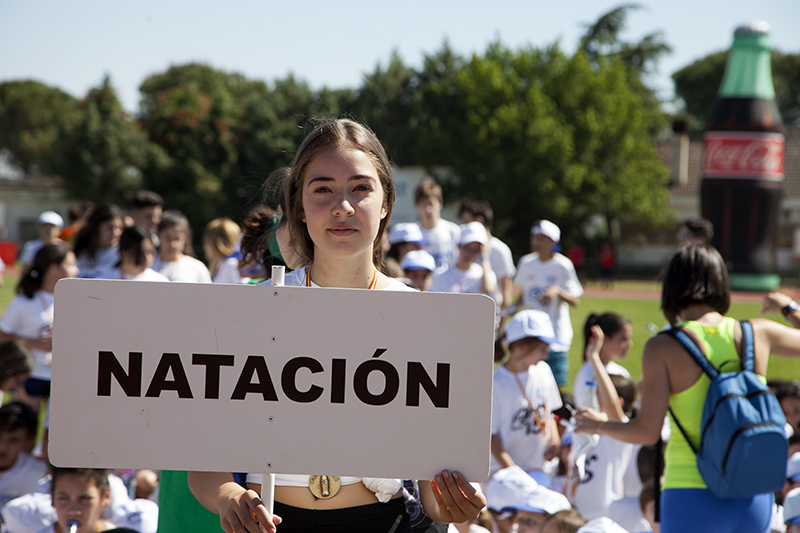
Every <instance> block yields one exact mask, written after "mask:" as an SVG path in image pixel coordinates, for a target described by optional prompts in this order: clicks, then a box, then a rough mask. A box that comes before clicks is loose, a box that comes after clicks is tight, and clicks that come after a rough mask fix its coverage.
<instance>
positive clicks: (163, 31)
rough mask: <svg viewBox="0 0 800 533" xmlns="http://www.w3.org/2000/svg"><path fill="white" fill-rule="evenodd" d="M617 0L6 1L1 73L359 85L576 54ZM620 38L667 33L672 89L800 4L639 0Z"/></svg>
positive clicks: (788, 25)
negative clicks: (493, 45) (197, 72)
mask: <svg viewBox="0 0 800 533" xmlns="http://www.w3.org/2000/svg"><path fill="white" fill-rule="evenodd" d="M620 3H622V2H617V1H608V0H564V1H561V2H551V1H548V2H545V1H542V0H528V1H508V0H495V1H493V2H485V1H484V2H478V1H474V0H461V1H459V2H444V1H436V0H427V1H420V0H407V1H405V2H377V1H375V0H373V1H357V0H339V1H337V2H324V1H321V0H306V1H304V2H270V1H255V0H229V1H226V2H211V1H202V0H201V1H192V2H189V1H186V0H158V1H154V0H137V1H135V2H134V1H123V0H114V1H112V0H104V1H100V0H75V1H74V2H64V1H62V0H2V2H0V50H2V51H3V52H2V59H0V81H7V80H16V79H35V80H38V81H41V82H44V83H47V84H50V85H55V86H57V87H59V88H61V89H62V90H65V91H66V92H68V93H70V94H72V95H74V96H78V97H80V96H83V95H85V94H86V92H87V90H88V89H89V88H90V87H92V86H95V85H97V84H98V83H100V81H101V80H102V78H103V76H104V74H106V73H108V74H110V75H111V79H112V83H113V84H114V86H115V87H116V88H117V90H118V93H119V95H120V98H121V99H122V102H123V105H125V107H126V108H127V109H128V110H129V111H133V110H135V109H136V107H137V105H138V101H139V93H138V87H139V85H140V84H141V82H142V81H143V80H144V79H145V78H146V77H147V76H148V75H150V74H153V73H157V72H162V71H164V70H166V69H167V68H168V67H169V66H170V65H172V64H181V63H186V62H189V61H200V62H204V63H207V64H210V65H212V66H213V67H215V68H219V69H223V70H227V71H235V72H240V73H242V74H244V75H245V76H247V77H249V78H254V79H262V80H265V81H270V80H274V79H276V78H282V77H285V76H286V75H287V74H288V73H290V72H291V73H293V74H294V75H295V76H296V77H297V78H299V79H302V80H305V81H307V82H309V83H310V84H311V85H312V86H313V87H315V88H318V87H321V86H323V85H327V86H329V87H357V86H358V85H359V84H360V83H361V79H362V75H363V74H364V73H367V72H370V71H372V70H374V68H375V66H376V65H377V64H378V63H382V64H385V63H386V62H387V61H388V59H389V57H390V54H391V52H392V50H397V51H398V52H399V53H400V55H401V57H402V58H403V60H404V61H405V62H406V63H407V64H409V65H412V66H418V65H420V64H421V61H422V57H423V55H424V54H426V53H432V52H434V51H436V50H437V49H439V48H440V47H441V45H442V42H443V40H444V39H445V38H446V39H448V40H449V42H450V44H451V46H452V47H453V48H454V49H455V50H456V51H457V52H459V53H462V54H471V53H481V52H483V51H484V50H485V49H486V45H487V43H489V42H492V41H494V40H496V39H498V38H499V39H500V40H501V41H502V42H503V43H504V44H505V45H506V46H510V47H514V48H517V47H520V46H528V45H530V46H544V45H547V44H551V43H553V42H555V41H556V40H557V39H558V40H560V42H561V44H562V46H563V47H564V48H565V49H567V50H570V51H572V50H574V48H575V45H576V43H577V41H578V38H579V36H580V34H581V33H582V31H583V25H584V24H588V23H591V22H593V21H595V20H596V19H597V18H598V17H599V16H600V15H601V14H603V13H605V12H607V11H609V10H610V9H612V8H613V7H616V6H618V5H620ZM641 4H642V6H643V8H642V9H640V10H638V11H635V12H633V13H632V14H631V16H630V18H629V21H628V30H627V32H626V33H625V34H624V37H625V38H626V39H628V40H637V39H638V38H641V37H643V36H644V35H646V34H648V33H651V32H654V31H662V32H663V33H664V37H665V39H666V41H667V42H668V43H669V44H671V45H672V47H673V49H674V52H673V53H672V54H671V55H670V56H668V57H666V58H665V59H664V60H662V62H661V63H660V65H659V75H658V76H657V77H656V78H655V79H654V80H653V83H654V85H655V86H656V87H658V88H659V90H660V91H661V92H662V96H669V95H671V93H672V83H671V80H670V78H669V75H670V74H671V73H672V72H674V71H675V70H677V69H679V68H681V67H683V66H685V65H686V64H688V63H690V62H691V61H694V60H695V59H698V58H700V57H702V56H704V55H706V54H707V53H709V52H714V51H718V50H722V49H725V48H727V47H729V46H730V43H731V39H732V35H733V30H734V29H735V28H736V27H737V26H738V25H739V24H741V23H744V22H747V21H750V20H765V21H767V22H768V23H769V24H770V25H771V26H772V42H773V46H774V47H775V48H777V49H780V50H782V51H784V52H795V53H798V52H800V31H798V29H797V28H798V23H800V1H798V0H760V1H753V0H725V1H720V0H714V1H706V0H644V1H642V2H641Z"/></svg>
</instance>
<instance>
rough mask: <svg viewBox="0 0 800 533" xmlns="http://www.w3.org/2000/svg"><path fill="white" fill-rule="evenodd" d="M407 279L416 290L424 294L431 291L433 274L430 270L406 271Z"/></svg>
mask: <svg viewBox="0 0 800 533" xmlns="http://www.w3.org/2000/svg"><path fill="white" fill-rule="evenodd" d="M406 277H407V278H408V281H410V282H411V285H412V286H413V287H414V288H415V289H417V290H418V291H422V292H425V291H427V290H428V289H430V288H431V283H433V272H431V271H430V270H425V269H419V270H406Z"/></svg>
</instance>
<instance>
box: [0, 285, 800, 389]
mask: <svg viewBox="0 0 800 533" xmlns="http://www.w3.org/2000/svg"><path fill="white" fill-rule="evenodd" d="M16 284H17V279H16V278H15V277H13V276H6V280H5V285H4V286H3V287H2V288H0V315H2V313H3V312H4V311H5V309H6V307H7V306H8V303H9V302H10V301H11V299H12V298H13V297H14V288H15V287H16ZM615 286H616V287H619V288H627V289H645V290H650V289H654V288H657V287H658V284H657V283H655V282H635V281H634V282H617V283H616V285H615ZM607 311H610V312H613V313H618V314H621V315H623V316H625V317H628V318H629V319H630V320H631V322H632V323H633V348H632V349H631V351H630V353H629V354H628V357H627V358H625V360H623V361H618V362H619V364H621V365H622V366H624V367H625V368H627V369H628V371H629V372H630V373H631V377H633V378H634V379H639V378H640V377H641V375H642V365H641V359H642V348H643V347H644V344H645V342H647V339H649V338H650V337H651V336H652V335H653V333H652V331H650V329H648V327H647V325H648V324H652V325H653V326H654V327H655V328H658V329H661V328H662V327H663V326H664V324H665V322H666V321H665V319H664V315H662V314H661V311H659V302H658V299H657V297H655V296H654V297H653V299H652V300H621V299H616V298H594V297H583V298H581V302H580V305H579V306H578V307H576V308H573V309H572V310H571V313H570V317H571V319H572V328H573V330H574V332H575V337H574V340H573V342H572V348H571V349H570V352H569V359H570V363H569V378H570V383H572V381H573V379H574V378H575V374H576V373H577V372H578V369H579V368H580V367H581V365H582V364H583V354H582V350H583V324H584V323H585V322H586V317H587V316H589V314H590V313H592V312H595V313H605V312H607ZM760 312H761V305H760V304H758V303H739V302H736V301H734V303H733V304H732V305H731V310H730V313H729V314H730V316H732V317H734V318H738V319H743V318H752V317H756V316H759V314H760ZM770 318H772V319H774V320H776V321H778V322H780V323H782V324H786V321H785V320H783V317H775V316H771V317H770ZM767 377H769V378H781V379H800V363H798V362H797V361H794V360H791V359H782V358H780V357H772V358H771V359H770V363H769V369H768V372H767Z"/></svg>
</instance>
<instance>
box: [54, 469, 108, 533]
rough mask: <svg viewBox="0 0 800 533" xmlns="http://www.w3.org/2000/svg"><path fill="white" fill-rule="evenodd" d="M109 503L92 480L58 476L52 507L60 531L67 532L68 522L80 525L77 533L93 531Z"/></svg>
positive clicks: (74, 475) (80, 477)
mask: <svg viewBox="0 0 800 533" xmlns="http://www.w3.org/2000/svg"><path fill="white" fill-rule="evenodd" d="M109 502H110V498H109V495H108V494H107V493H106V494H105V495H104V494H101V493H100V489H99V488H97V484H95V482H94V481H93V480H89V479H86V478H85V477H84V476H81V475H78V474H64V475H61V476H59V478H58V481H57V483H56V486H55V487H54V489H53V506H54V507H55V508H56V513H57V514H58V523H59V524H60V525H61V530H62V531H69V528H68V527H67V522H69V521H70V520H77V521H78V523H80V527H79V528H78V533H89V532H93V531H95V525H96V523H97V521H98V520H99V519H100V513H102V511H103V509H104V508H105V507H107V506H108V504H109Z"/></svg>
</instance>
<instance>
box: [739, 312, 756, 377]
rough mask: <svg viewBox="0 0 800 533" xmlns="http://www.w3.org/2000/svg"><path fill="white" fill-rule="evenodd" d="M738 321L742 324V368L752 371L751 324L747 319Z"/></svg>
mask: <svg viewBox="0 0 800 533" xmlns="http://www.w3.org/2000/svg"><path fill="white" fill-rule="evenodd" d="M739 323H740V324H741V325H742V368H743V369H744V370H747V371H750V372H754V368H755V361H754V359H755V349H754V346H753V325H752V324H751V323H750V322H749V321H747V320H742V321H740V322H739Z"/></svg>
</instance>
